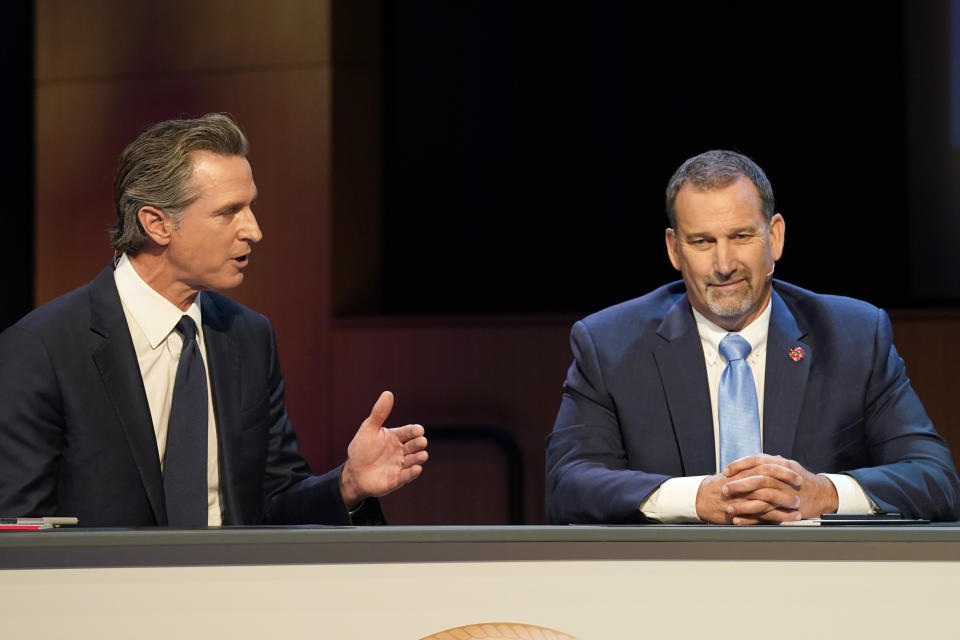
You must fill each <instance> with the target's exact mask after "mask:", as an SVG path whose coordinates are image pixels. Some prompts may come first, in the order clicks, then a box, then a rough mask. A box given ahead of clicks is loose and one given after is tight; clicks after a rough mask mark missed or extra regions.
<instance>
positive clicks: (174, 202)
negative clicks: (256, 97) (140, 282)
mask: <svg viewBox="0 0 960 640" xmlns="http://www.w3.org/2000/svg"><path fill="white" fill-rule="evenodd" d="M249 147H250V145H249V143H248V142H247V137H246V136H245V135H243V132H242V131H240V128H239V127H238V126H237V124H236V122H234V121H233V119H232V118H231V117H230V116H228V115H226V114H223V113H210V114H207V115H205V116H202V117H200V118H194V119H188V120H167V121H165V122H159V123H157V124H155V125H153V126H151V127H150V128H149V129H147V130H146V131H144V132H143V133H141V134H140V135H139V136H137V139H136V140H134V141H133V142H131V143H130V144H129V145H128V146H127V148H126V149H124V150H123V153H122V154H120V160H119V162H118V163H117V175H116V177H115V178H114V181H113V202H114V206H115V208H116V212H117V221H116V223H115V224H114V225H113V227H112V228H111V229H110V241H111V242H112V243H113V248H114V249H115V250H116V251H118V252H125V253H127V254H129V255H136V254H137V253H138V252H139V251H140V249H141V248H143V243H144V242H146V241H147V238H148V236H147V234H146V232H144V230H143V227H142V226H140V220H139V218H138V216H137V212H138V211H140V209H141V208H142V207H145V206H148V205H149V206H152V207H156V208H157V209H160V210H162V211H164V212H165V213H167V214H168V215H169V216H170V217H171V218H173V221H174V224H179V223H180V216H181V215H182V212H183V209H184V208H185V207H187V206H189V205H190V203H192V202H193V201H194V200H196V199H197V198H198V197H200V193H199V192H198V191H197V190H196V188H195V187H194V185H193V181H192V180H191V177H192V176H193V162H192V158H191V154H192V153H193V152H194V151H212V152H213V153H218V154H221V155H226V156H246V155H247V151H248V150H249Z"/></svg>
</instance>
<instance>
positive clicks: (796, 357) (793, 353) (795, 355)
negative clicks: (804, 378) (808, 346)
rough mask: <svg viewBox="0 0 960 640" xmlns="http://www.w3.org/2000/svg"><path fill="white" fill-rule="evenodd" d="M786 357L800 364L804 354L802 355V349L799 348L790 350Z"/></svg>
mask: <svg viewBox="0 0 960 640" xmlns="http://www.w3.org/2000/svg"><path fill="white" fill-rule="evenodd" d="M787 355H788V356H790V359H791V360H793V361H794V362H800V361H801V360H803V357H804V355H806V354H804V353H803V349H801V348H800V347H794V348H793V349H790V352H789V353H788V354H787Z"/></svg>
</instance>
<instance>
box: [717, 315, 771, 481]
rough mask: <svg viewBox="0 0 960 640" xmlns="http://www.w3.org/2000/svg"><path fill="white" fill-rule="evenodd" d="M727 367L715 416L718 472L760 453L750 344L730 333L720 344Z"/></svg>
mask: <svg viewBox="0 0 960 640" xmlns="http://www.w3.org/2000/svg"><path fill="white" fill-rule="evenodd" d="M720 353H722V354H723V357H724V358H726V359H727V366H726V368H724V370H723V374H722V375H721V376H720V393H719V394H718V401H717V405H718V406H717V416H718V421H719V423H720V468H721V469H723V468H724V467H726V466H727V465H728V464H730V463H731V462H733V461H734V460H736V459H738V458H742V457H743V456H748V455H751V454H754V453H760V452H761V449H760V412H759V410H758V409H757V388H756V386H755V385H754V384H753V372H752V371H751V370H750V365H749V364H747V361H746V357H747V355H748V354H749V353H750V343H749V342H747V341H746V340H744V339H743V338H742V337H741V336H739V335H737V334H735V333H730V334H727V337H725V338H724V339H723V340H721V341H720Z"/></svg>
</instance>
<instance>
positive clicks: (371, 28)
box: [0, 0, 960, 524]
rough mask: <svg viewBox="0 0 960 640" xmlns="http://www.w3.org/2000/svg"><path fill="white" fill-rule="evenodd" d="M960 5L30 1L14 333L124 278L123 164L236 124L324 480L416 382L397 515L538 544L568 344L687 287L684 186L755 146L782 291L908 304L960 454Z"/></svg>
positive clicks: (15, 111)
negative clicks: (130, 155)
mask: <svg viewBox="0 0 960 640" xmlns="http://www.w3.org/2000/svg"><path fill="white" fill-rule="evenodd" d="M956 4H957V3H956V2H951V1H950V0H940V1H936V2H929V3H923V5H922V8H918V7H917V6H916V5H914V6H911V4H910V3H908V2H898V1H892V0H883V1H879V2H854V3H844V4H842V5H840V6H838V5H837V4H836V3H826V2H823V3H813V4H810V3H807V4H803V5H797V4H789V5H782V6H780V5H777V6H770V5H769V3H762V2H732V3H723V4H722V5H718V4H716V3H711V2H706V1H685V2H674V3H670V5H669V7H666V6H650V5H648V4H637V3H633V2H611V1H597V2H563V3H556V2H550V3H547V2H532V3H514V2H463V3H447V2H442V1H439V0H431V1H426V0H423V1H419V2H418V1H413V0H410V1H405V2H395V3H394V2H385V3H381V2H377V1H375V0H353V1H346V0H326V1H321V0H285V1H283V2H269V1H267V0H208V1H206V2H203V3H195V2H190V1H188V0H168V1H165V2H138V3H127V2H122V1H121V0H96V1H91V2H87V3H75V2H71V1H70V0H37V2H35V3H33V4H31V3H27V2H11V3H5V4H4V7H3V8H2V9H0V17H2V18H3V19H2V20H0V25H2V26H0V35H2V36H4V37H3V38H2V41H3V43H4V44H3V47H5V48H4V49H3V50H2V52H3V53H4V55H3V56H2V62H0V64H2V65H3V66H0V72H2V73H3V74H4V79H5V81H6V84H7V86H8V93H9V94H10V99H9V100H8V101H7V104H5V105H4V107H3V109H4V111H3V113H4V114H5V115H6V116H7V123H8V125H7V129H8V135H7V138H8V140H9V151H8V153H6V154H4V158H3V160H2V161H3V163H4V164H3V167H4V171H3V175H2V179H3V180H4V187H5V193H6V194H7V198H5V202H4V205H3V210H2V216H0V243H2V246H0V248H2V249H3V252H2V256H0V261H2V264H3V266H4V267H5V273H6V274H7V277H6V278H5V279H4V284H3V287H4V294H5V295H4V298H5V301H6V304H5V305H4V306H3V313H4V316H3V318H2V319H3V322H4V325H6V324H9V323H10V322H12V321H13V319H15V318H16V317H19V315H22V314H23V313H25V312H26V311H28V310H29V309H30V308H31V307H32V306H34V305H37V304H42V303H43V302H46V301H48V300H50V299H51V298H53V297H55V296H57V295H59V294H61V293H64V292H66V291H68V290H70V289H71V288H73V287H76V286H78V285H80V284H82V283H84V282H86V281H88V280H89V279H90V278H92V277H93V276H94V275H95V274H96V273H97V272H98V271H99V270H100V269H102V268H103V266H105V265H106V264H107V263H108V261H109V260H110V258H111V256H112V251H111V249H110V247H109V243H108V239H107V232H106V229H107V228H108V227H109V225H110V224H111V222H112V218H113V212H112V204H111V185H112V177H113V170H114V166H115V162H116V158H117V156H118V154H119V153H120V151H121V150H122V148H123V146H124V145H125V144H126V143H127V142H129V141H130V140H131V139H132V138H133V137H134V136H136V135H137V133H139V132H140V131H141V130H143V129H144V128H145V127H146V126H148V125H149V124H151V123H153V122H155V121H157V120H161V119H166V118H172V117H180V116H196V115H199V114H203V113H206V112H210V111H226V112H229V113H231V114H233V115H234V116H235V117H236V118H237V120H238V122H239V123H240V125H241V126H242V127H243V128H244V130H245V131H246V132H247V134H248V135H249V137H250V140H251V143H252V149H251V153H250V161H251V163H252V165H253V168H254V176H255V179H256V181H257V185H258V187H259V191H260V199H259V202H258V206H257V215H258V219H259V221H260V224H261V227H262V229H263V232H264V242H263V243H262V244H261V245H260V246H259V247H257V249H256V250H255V251H254V254H253V258H252V262H251V265H250V268H249V269H248V271H247V279H246V282H245V283H244V285H243V286H242V287H241V288H239V289H237V290H236V291H235V292H232V293H231V295H233V296H234V297H235V298H237V299H238V300H240V301H241V302H244V303H245V304H248V305H250V306H252V307H253V308H255V309H257V310H259V311H261V312H263V313H265V314H266V315H268V316H269V317H270V318H271V320H272V321H273V323H274V325H275V328H276V330H277V335H278V341H279V345H280V350H281V359H282V363H283V366H284V373H285V375H286V379H287V401H288V406H289V409H290V415H291V418H292V420H293V422H294V424H295V425H296V427H297V430H298V433H299V434H300V436H301V440H302V445H303V450H304V452H305V453H306V455H307V456H308V458H309V459H310V461H311V463H312V464H313V465H314V467H315V468H316V469H318V470H320V469H323V468H327V467H330V466H332V465H335V464H337V463H339V462H340V461H342V459H343V457H344V455H345V448H346V444H347V442H348V441H349V438H350V436H351V435H352V433H353V432H354V430H355V429H356V425H357V424H358V423H359V421H360V420H361V419H362V418H363V417H364V416H365V415H366V412H367V411H369V408H370V405H371V404H372V403H373V401H374V400H375V399H376V397H377V395H378V393H379V392H380V391H381V390H383V389H391V390H393V391H394V392H395V393H396V395H397V406H396V410H395V414H394V416H393V417H392V424H401V423H404V422H408V421H418V422H421V423H423V424H424V425H426V426H427V428H428V430H429V431H430V434H431V437H432V438H433V440H432V445H431V453H432V460H431V462H430V463H429V465H428V467H427V470H426V472H425V474H424V477H423V479H422V480H420V481H419V482H417V483H416V484H415V485H413V486H411V487H409V488H407V489H405V490H404V491H403V492H400V493H399V494H397V495H396V496H391V497H389V498H387V499H386V500H385V509H386V512H387V516H388V519H389V520H390V521H391V522H393V523H396V524H498V523H504V524H505V523H520V522H526V523H539V522H543V517H544V516H543V508H542V505H543V447H544V437H545V436H546V434H547V433H548V432H549V430H550V428H551V426H552V423H553V419H554V416H555V412H556V409H557V407H558V405H559V400H560V393H561V383H562V381H563V378H564V374H565V371H566V368H567V366H568V365H569V362H570V353H569V347H568V344H567V334H568V331H569V327H570V324H571V323H572V322H573V321H574V320H575V319H576V318H578V317H581V316H582V315H585V314H586V313H589V312H591V311H593V310H596V309H599V308H601V307H603V306H606V305H608V304H611V303H613V302H616V301H619V300H622V299H625V298H629V297H633V296H635V295H640V294H641V293H644V292H645V291H647V290H649V289H651V288H652V287H654V286H657V285H659V284H661V283H663V282H665V281H667V280H669V279H673V278H674V277H675V274H674V272H672V270H671V269H670V267H669V263H668V262H667V260H666V257H665V255H664V248H663V235H662V234H663V228H664V227H665V225H666V220H665V215H664V213H663V204H662V198H663V196H662V194H663V189H664V186H665V184H666V181H667V179H668V178H669V176H670V175H671V173H672V172H673V170H674V169H675V168H676V166H678V165H679V163H680V162H682V160H683V159H685V158H686V157H688V156H690V155H693V154H695V153H698V152H700V151H702V150H704V149H707V148H714V147H727V148H735V149H738V150H740V151H742V152H744V153H747V154H749V155H751V156H752V157H754V158H755V159H756V160H757V161H758V162H759V163H760V164H761V166H763V167H764V168H765V170H766V171H767V173H768V175H769V176H770V178H771V180H772V182H773V184H774V188H775V191H776V194H777V197H778V209H779V210H780V211H781V212H782V213H783V214H784V216H785V218H786V220H787V232H788V233H787V245H786V252H785V256H784V258H783V260H782V261H781V262H780V264H779V265H778V268H777V275H778V276H779V277H782V278H784V279H786V280H789V281H792V282H795V283H797V284H800V285H802V286H806V287H809V288H811V289H814V290H817V291H821V292H825V293H836V294H843V295H851V296H856V297H860V298H864V299H867V300H869V301H871V302H874V303H876V304H878V305H882V306H884V307H886V308H888V309H890V311H891V315H892V317H893V319H894V326H895V340H896V343H897V345H898V347H899V349H900V351H901V353H902V354H903V355H904V357H905V359H906V361H907V364H908V373H909V374H910V376H911V378H912V379H913V381H914V384H915V386H916V388H917V391H918V393H919V394H920V396H921V398H922V399H923V401H924V402H925V404H926V406H927V409H928V411H929V413H930V414H931V417H932V418H933V419H934V421H935V423H936V424H937V425H938V427H939V428H940V430H941V432H943V433H944V434H945V435H947V437H948V439H949V440H950V441H951V443H952V445H953V449H954V451H955V452H957V451H960V425H958V424H957V421H956V418H955V415H954V411H953V404H952V402H953V400H954V397H955V395H956V384H955V382H954V379H955V376H954V375H953V369H954V368H955V359H954V357H953V356H952V348H953V347H954V344H955V336H956V335H957V331H958V329H960V314H958V313H957V311H956V309H957V303H958V300H960V280H958V278H957V277H956V274H957V273H960V265H958V264H957V262H958V261H960V252H957V251H955V247H954V244H955V242H954V238H956V237H957V233H958V231H960V229H958V228H957V227H958V226H960V222H958V221H960V216H957V205H958V202H960V194H958V193H957V192H958V187H957V184H958V181H957V180H956V179H955V176H956V175H958V172H957V169H958V168H960V167H958V166H957V150H956V147H954V146H953V145H952V144H951V132H952V131H953V129H951V127H955V128H956V129H957V131H960V124H958V123H956V122H955V118H954V116H955V115H956V114H957V113H960V106H958V104H957V99H956V96H957V95H958V94H960V89H958V88H957V87H955V84H957V83H954V82H953V81H954V80H955V79H956V78H957V77H960V71H958V70H957V67H958V66H960V62H958V59H960V55H958V54H957V47H956V44H957V39H956V38H955V37H954V35H955V24H956V22H957V15H958V12H957V11H956V8H957V7H956ZM31 85H32V90H31ZM957 86H960V84H957ZM31 113H32V114H33V117H30V114H31ZM958 139H960V133H958ZM28 173H32V175H26V174H28ZM31 212H32V215H31Z"/></svg>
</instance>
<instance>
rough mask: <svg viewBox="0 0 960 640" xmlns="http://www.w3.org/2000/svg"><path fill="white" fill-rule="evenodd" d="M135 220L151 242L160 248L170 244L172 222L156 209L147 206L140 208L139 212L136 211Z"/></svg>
mask: <svg viewBox="0 0 960 640" xmlns="http://www.w3.org/2000/svg"><path fill="white" fill-rule="evenodd" d="M137 219H138V220H139V221H140V226H141V227H143V230H144V231H145V232H146V234H147V235H148V236H150V239H151V240H153V241H154V242H155V243H157V244H158V245H160V246H161V247H165V246H167V245H168V244H170V232H171V230H172V229H173V221H172V220H170V216H168V215H167V214H166V213H164V212H163V211H161V210H160V209H157V208H156V207H151V206H150V205H147V206H145V207H140V210H139V211H137Z"/></svg>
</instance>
